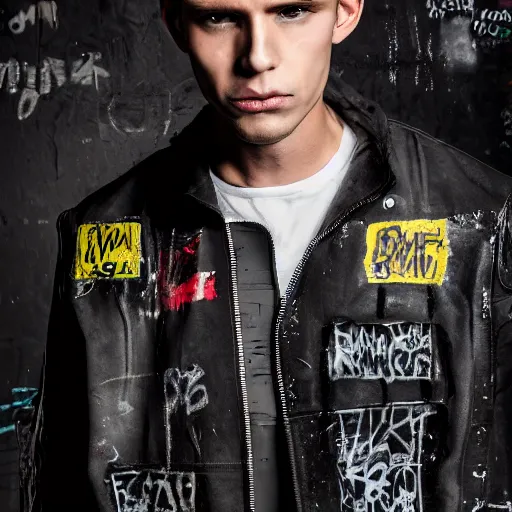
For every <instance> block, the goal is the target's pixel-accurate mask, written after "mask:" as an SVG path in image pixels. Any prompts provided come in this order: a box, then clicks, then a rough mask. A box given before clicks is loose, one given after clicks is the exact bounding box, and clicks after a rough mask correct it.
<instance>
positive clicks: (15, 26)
mask: <svg viewBox="0 0 512 512" xmlns="http://www.w3.org/2000/svg"><path fill="white" fill-rule="evenodd" d="M38 20H42V21H44V22H46V23H47V24H48V25H49V26H50V27H51V28H52V29H53V30H57V28H58V27H59V21H58V19H57V4H56V3H55V2H53V1H52V2H48V1H41V2H37V4H33V5H31V6H30V7H29V8H28V10H27V11H26V12H25V11H23V10H21V11H20V12H19V13H18V14H17V15H16V16H13V17H12V18H11V19H10V20H9V22H8V26H9V29H10V31H11V32H12V33H13V34H16V35H18V34H21V33H23V32H24V31H25V27H26V25H27V24H30V25H32V26H34V25H35V24H36V22H37V21H38Z"/></svg>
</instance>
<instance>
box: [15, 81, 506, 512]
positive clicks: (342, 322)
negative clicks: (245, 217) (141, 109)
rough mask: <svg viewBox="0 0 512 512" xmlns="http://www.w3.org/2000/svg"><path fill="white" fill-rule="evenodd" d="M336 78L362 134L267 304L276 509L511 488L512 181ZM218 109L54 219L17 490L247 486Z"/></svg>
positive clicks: (111, 492) (152, 492)
mask: <svg viewBox="0 0 512 512" xmlns="http://www.w3.org/2000/svg"><path fill="white" fill-rule="evenodd" d="M332 80H333V77H331V82H330V84H329V86H328V88H327V89H326V92H325V99H326V101H327V102H328V103H329V104H330V105H331V106H332V107H333V108H334V109H335V110H336V112H337V113H338V114H339V115H340V116H341V118H342V119H343V120H344V121H345V122H346V123H347V124H348V125H349V126H350V127H351V128H352V129H353V130H354V132H355V133H356V135H357V138H358V145H357V149H356V152H355V155H354V158H353V161H352V163H351V166H350V169H349V170H348V173H347V177H346V179H345V181H344V183H343V186H342V187H341V188H340V190H339V191H338V194H337V196H336V198H335V200H334V202H333V204H332V205H331V207H330V210H329V212H328V214H327V217H326V219H325V221H324V224H323V226H322V228H321V229H320V231H319V233H318V234H317V236H316V237H315V238H314V239H313V240H312V241H311V244H310V245H309V247H308V249H307V251H306V253H305V255H304V257H303V258H302V260H301V262H300V264H299V266H298V268H297V269H296V272H295V274H294V276H293V278H292V280H291V282H290V285H289V287H288V289H287V291H286V295H285V297H284V298H283V299H279V298H278V297H276V301H277V302H276V311H275V318H274V326H273V332H274V335H273V339H274V346H273V354H272V372H273V377H274V379H275V396H276V402H277V405H278V409H279V413H278V422H279V426H280V429H281V432H282V433H283V440H284V442H283V446H284V447H285V450H286V453H287V458H286V463H285V468H286V470H285V471H284V472H283V481H285V482H287V483H286V486H287V489H288V490H289V491H290V501H289V509H290V510H294V509H295V510H297V511H301V512H306V511H308V512H309V511H317V510H318V511H321V512H334V511H339V510H347V511H351V510H353V511H372V512H374V511H386V512H391V511H416V512H419V511H432V512H441V511H442V512H455V511H467V512H470V511H478V510H482V511H487V510H489V511H494V510H499V509H502V510H512V505H511V501H512V322H511V318H512V313H511V312H512V241H511V239H510V235H511V232H510V222H511V219H512V209H511V205H510V201H508V200H507V196H508V193H509V192H510V190H511V189H512V182H511V180H510V178H508V177H506V176H504V175H501V174H499V173H497V172H496V171H494V170H492V169H490V168H489V167H487V166H485V165H484V164H483V163H481V162H479V161H477V160H475V159H473V158H471V157H470V156H468V155H467V154H465V153H463V152H461V151H458V150H456V149H454V148H452V147H450V146H448V145H446V144H443V143H442V142H439V141H437V140H435V139H433V138H431V137H430V136H428V135H426V134H425V133H422V132H420V131H418V130H415V129H413V128H411V127H408V126H406V125H403V124H401V123H399V122H395V121H389V120H387V119H386V117H385V115H384V114H383V113H382V111H381V110H380V109H379V107H378V106H376V105H375V104H373V103H372V102H370V101H367V100H365V99H364V98H362V97H360V96H359V95H358V94H357V93H355V92H354V91H353V90H351V89H350V88H349V87H348V86H347V85H346V84H341V83H335V82H333V81H332ZM210 123H211V112H210V107H206V108H205V109H204V110H203V111H202V112H201V113H200V114H199V115H198V117H197V118H196V119H195V120H194V121H193V122H192V123H191V124H190V125H189V127H187V128H186V129H185V130H184V131H183V132H182V133H181V134H180V135H179V136H177V137H176V138H175V139H173V141H172V143H171V146H170V147H169V148H166V149H164V150H162V151H160V152H158V153H156V154H155V155H153V156H151V157H150V158H149V159H147V160H145V161H144V162H143V163H141V164H139V165H138V166H137V167H136V168H134V169H133V170H132V171H130V172H129V173H128V174H126V175H124V176H122V177H121V178H119V179H118V180H116V181H115V182H113V183H111V184H110V185H108V186H106V187H104V188H102V189H101V190H99V191H98V192H97V193H95V194H93V195H92V196H90V197H89V198H87V199H86V200H84V201H83V202H82V203H81V204H80V205H79V206H77V207H76V208H73V209H71V210H69V211H66V212H65V213H63V214H62V215H61V216H60V218H59V222H58V228H59V237H60V249H59V260H58V266H57V272H56V278H55V292H54V297H53V306H52V312H51V318H50V326H49V333H48V342H47V349H46V353H45V360H44V367H43V373H42V382H41V389H40V393H39V398H38V400H37V402H36V408H35V414H34V417H33V420H32V423H31V425H30V427H29V428H27V429H25V431H24V435H22V436H21V437H22V440H23V442H22V452H21V487H22V505H23V510H24V511H25V512H28V511H30V512H55V511H56V510H64V509H65V508H66V509H69V508H75V507H76V506H79V508H80V509H83V510H88V511H90V512H92V511H101V512H107V511H108V512H113V511H118V512H120V511H122V512H128V511H146V510H147V511H160V512H171V511H172V512H174V511H188V512H192V511H198V512H199V511H209V512H221V511H222V512H224V511H251V510H253V509H254V500H255V496H254V486H253V483H254V474H253V471H254V465H253V462H254V461H253V450H252V446H251V435H250V423H249V419H248V403H247V386H246V381H245V368H244V358H243V353H242V349H243V347H242V339H241V328H240V307H239V301H238V294H237V272H236V258H237V256H236V252H235V250H234V245H233V237H232V232H231V226H230V225H229V224H225V222H224V220H223V218H222V216H221V214H220V211H219V209H218V205H217V202H216V196H215V192H214V188H213V185H212V183H211V179H210V177H209V174H208V154H209V151H210V150H211V148H210V147H209V142H208V140H209V138H208V133H209V130H211V124H210ZM260 229H262V230H263V229H264V228H263V227H260ZM266 240H267V242H268V243H265V245H264V246H262V247H260V248H259V249H258V250H261V251H265V252H266V253H267V254H272V251H273V248H272V241H271V239H270V238H269V237H267V238H266ZM271 270H274V269H271Z"/></svg>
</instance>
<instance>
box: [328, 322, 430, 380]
mask: <svg viewBox="0 0 512 512" xmlns="http://www.w3.org/2000/svg"><path fill="white" fill-rule="evenodd" d="M327 361H328V366H329V377H330V379H331V380H338V379H354V378H358V379H385V380H386V381H388V382H392V381H394V380H411V379H430V377H431V367H432V326H431V325H430V324H422V323H411V322H402V323H393V324H361V325H358V324H355V323H352V322H340V323H336V324H334V326H333V330H332V333H331V336H330V340H329V347H328V352H327Z"/></svg>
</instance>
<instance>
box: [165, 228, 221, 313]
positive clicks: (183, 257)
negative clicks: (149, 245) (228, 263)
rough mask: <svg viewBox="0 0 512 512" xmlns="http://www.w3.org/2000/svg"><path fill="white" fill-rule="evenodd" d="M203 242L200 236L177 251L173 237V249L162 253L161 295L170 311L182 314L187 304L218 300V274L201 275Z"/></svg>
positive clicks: (209, 272)
mask: <svg viewBox="0 0 512 512" xmlns="http://www.w3.org/2000/svg"><path fill="white" fill-rule="evenodd" d="M200 239H201V235H196V236H194V237H193V238H191V239H189V240H187V241H186V243H185V244H184V245H183V247H181V248H176V247H174V245H175V243H176V241H175V235H173V243H172V244H171V245H172V246H171V249H170V250H169V251H162V252H161V253H160V275H159V290H160V292H159V293H160V300H161V303H162V306H163V307H164V309H166V310H170V311H178V310H180V309H181V308H182V307H183V306H184V305H185V304H190V303H192V302H198V301H202V300H207V301H211V300H214V299H216V298H217V291H216V289H215V284H216V275H215V274H216V273H215V271H214V270H212V271H207V272H198V271H197V266H198V262H197V251H198V248H199V243H200Z"/></svg>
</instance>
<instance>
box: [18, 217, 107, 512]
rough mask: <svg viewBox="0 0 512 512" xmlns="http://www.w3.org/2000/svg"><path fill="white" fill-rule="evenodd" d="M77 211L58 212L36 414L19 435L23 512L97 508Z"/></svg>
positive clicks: (92, 509)
mask: <svg viewBox="0 0 512 512" xmlns="http://www.w3.org/2000/svg"><path fill="white" fill-rule="evenodd" d="M71 218H72V211H65V212H64V213H62V214H61V215H60V216H59V219H58V222H57V229H58V234H59V253H58V260H57V266H56V271H55V281H54V290H53V299H52V306H51V312H50V320H49V325H48V335H47V340H46V349H45V353H44V361H43V367H42V372H41V381H40V388H39V392H38V395H37V397H36V400H35V404H34V414H33V417H32V421H31V424H30V427H29V428H28V429H27V430H28V432H27V434H26V435H24V436H23V435H20V429H18V439H19V440H20V441H21V442H20V491H21V495H20V498H21V499H20V501H21V512H55V511H56V510H66V509H73V508H75V506H76V504H77V503H79V508H81V509H83V510H89V511H91V512H92V511H94V510H96V509H97V507H96V506H95V503H94V498H93V495H92V492H91V491H90V485H89V476H88V463H87V460H88V450H89V433H88V424H89V421H88V396H87V371H86V369H87V368H86V350H85V340H84V336H83V334H82V331H81V329H80V325H79V322H78V320H77V316H76V313H75V309H74V307H73V303H72V296H71V287H70V281H71V279H72V277H71V276H72V269H73V260H74V255H75V239H76V234H75V233H76V229H74V227H73V225H72V222H71Z"/></svg>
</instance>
